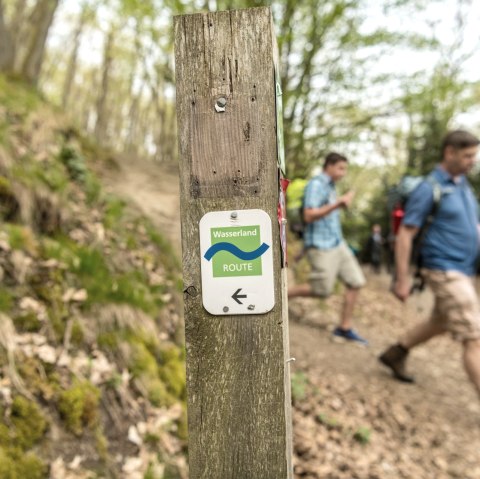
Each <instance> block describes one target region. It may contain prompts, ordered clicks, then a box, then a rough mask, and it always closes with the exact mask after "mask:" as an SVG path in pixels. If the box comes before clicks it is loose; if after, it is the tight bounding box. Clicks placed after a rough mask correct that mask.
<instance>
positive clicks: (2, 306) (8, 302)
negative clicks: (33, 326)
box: [0, 284, 13, 313]
mask: <svg viewBox="0 0 480 479" xmlns="http://www.w3.org/2000/svg"><path fill="white" fill-rule="evenodd" d="M12 306H13V295H12V293H11V292H10V291H9V290H8V289H7V288H5V286H3V285H1V284H0V312H2V313H9V312H10V310H11V309H12Z"/></svg>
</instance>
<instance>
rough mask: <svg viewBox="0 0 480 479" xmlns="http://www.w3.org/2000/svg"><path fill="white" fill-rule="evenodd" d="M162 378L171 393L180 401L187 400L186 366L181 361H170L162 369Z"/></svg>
mask: <svg viewBox="0 0 480 479" xmlns="http://www.w3.org/2000/svg"><path fill="white" fill-rule="evenodd" d="M160 378H161V379H162V380H163V381H164V382H165V384H166V386H167V388H168V390H169V392H171V393H172V394H173V395H174V396H175V397H177V398H179V399H183V398H185V394H186V390H185V383H186V377H185V365H184V364H183V363H182V362H180V361H170V362H168V363H167V364H165V365H163V366H161V367H160Z"/></svg>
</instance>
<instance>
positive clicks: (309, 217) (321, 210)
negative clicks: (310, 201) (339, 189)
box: [303, 191, 354, 223]
mask: <svg viewBox="0 0 480 479" xmlns="http://www.w3.org/2000/svg"><path fill="white" fill-rule="evenodd" d="M353 196H354V192H353V191H349V192H348V193H346V194H344V195H343V196H340V197H339V198H338V199H337V201H335V203H328V204H326V205H322V206H319V207H318V208H304V210H303V220H304V221H305V223H313V222H314V221H317V220H319V219H321V218H323V217H324V216H327V215H329V214H330V213H331V212H332V211H334V210H336V209H338V208H346V207H348V206H349V205H350V203H351V202H352V200H353Z"/></svg>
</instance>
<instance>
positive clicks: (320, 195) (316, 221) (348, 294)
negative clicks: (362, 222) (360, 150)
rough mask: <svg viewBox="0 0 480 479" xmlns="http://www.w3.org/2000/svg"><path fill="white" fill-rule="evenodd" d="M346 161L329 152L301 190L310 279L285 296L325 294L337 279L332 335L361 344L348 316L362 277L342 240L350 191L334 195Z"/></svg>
mask: <svg viewBox="0 0 480 479" xmlns="http://www.w3.org/2000/svg"><path fill="white" fill-rule="evenodd" d="M347 168H348V160H347V158H346V157H345V156H342V155H339V154H338V153H329V154H328V155H327V157H326V159H325V163H324V165H323V172H322V173H321V174H320V175H318V176H315V177H314V178H312V180H310V182H309V183H308V185H307V187H306V189H305V198H304V203H303V218H304V221H305V223H306V228H305V233H304V243H305V249H306V251H307V258H308V261H309V263H310V266H311V273H310V281H309V282H308V283H305V284H299V285H296V286H293V287H291V288H289V290H288V297H289V298H295V297H299V296H316V297H323V298H325V297H328V296H329V295H330V294H331V293H332V290H333V288H334V286H335V282H336V280H337V279H340V280H341V281H342V282H343V283H344V285H345V299H344V305H343V308H342V311H341V314H340V324H339V326H338V327H337V328H336V329H335V330H334V332H333V337H334V339H338V340H342V341H343V340H346V341H351V342H355V343H359V344H362V345H367V344H368V342H367V341H366V340H365V339H364V338H362V337H361V336H360V335H359V334H358V333H357V332H356V331H355V330H354V329H353V328H352V315H353V310H354V306H355V303H356V301H357V297H358V292H359V290H360V288H361V287H362V286H364V285H365V277H364V275H363V272H362V270H361V268H360V265H359V264H358V262H357V260H356V258H355V256H354V255H353V253H352V252H351V250H350V248H349V247H348V246H347V244H346V243H345V241H344V239H343V235H342V227H341V224H340V209H342V208H347V207H348V206H349V205H350V203H351V202H352V200H353V196H354V193H353V191H349V192H348V193H346V194H344V195H342V196H340V197H337V193H336V191H335V183H336V182H337V181H339V180H341V179H342V178H343V177H344V176H345V174H346V173H347Z"/></svg>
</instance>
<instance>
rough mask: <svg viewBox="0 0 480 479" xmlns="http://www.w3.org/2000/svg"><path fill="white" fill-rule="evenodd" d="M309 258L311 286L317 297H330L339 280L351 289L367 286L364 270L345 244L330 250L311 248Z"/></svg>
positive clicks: (308, 253) (308, 252)
mask: <svg viewBox="0 0 480 479" xmlns="http://www.w3.org/2000/svg"><path fill="white" fill-rule="evenodd" d="M307 258H308V261H309V262H310V266H311V272H310V285H311V287H312V290H313V292H314V294H315V295H317V296H322V297H326V296H329V295H330V294H331V293H332V291H333V287H334V286H335V281H336V280H337V278H338V279H340V280H341V281H342V282H343V283H344V284H345V285H347V286H348V287H350V288H361V287H362V286H364V285H365V276H364V275H363V272H362V269H361V268H360V265H359V264H358V261H357V260H356V258H355V256H353V253H352V251H351V250H350V248H349V247H348V246H347V245H346V244H345V243H340V245H338V246H337V247H335V248H332V249H328V250H321V249H317V248H309V249H308V250H307Z"/></svg>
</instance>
